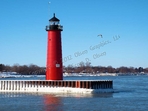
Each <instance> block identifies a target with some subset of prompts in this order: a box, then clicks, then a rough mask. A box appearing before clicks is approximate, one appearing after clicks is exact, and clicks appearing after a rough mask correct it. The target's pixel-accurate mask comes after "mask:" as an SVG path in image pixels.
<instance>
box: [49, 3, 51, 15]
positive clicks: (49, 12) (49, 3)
mask: <svg viewBox="0 0 148 111" xmlns="http://www.w3.org/2000/svg"><path fill="white" fill-rule="evenodd" d="M50 4H51V2H48V5H49V18H50Z"/></svg>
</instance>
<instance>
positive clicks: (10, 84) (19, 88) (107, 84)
mask: <svg viewBox="0 0 148 111" xmlns="http://www.w3.org/2000/svg"><path fill="white" fill-rule="evenodd" d="M112 89H113V81H111V80H99V81H96V80H75V81H74V80H64V81H63V80H58V81H55V80H54V81H50V80H1V81H0V92H47V93H97V92H111V91H112Z"/></svg>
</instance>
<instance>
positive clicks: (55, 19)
mask: <svg viewBox="0 0 148 111" xmlns="http://www.w3.org/2000/svg"><path fill="white" fill-rule="evenodd" d="M49 21H50V22H52V21H58V22H59V21H60V20H59V19H58V18H56V17H55V13H54V14H53V17H52V18H51V19H50V20H49Z"/></svg>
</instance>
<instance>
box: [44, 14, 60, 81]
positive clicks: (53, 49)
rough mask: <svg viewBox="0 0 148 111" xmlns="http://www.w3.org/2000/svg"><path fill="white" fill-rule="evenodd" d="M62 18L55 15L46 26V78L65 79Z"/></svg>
mask: <svg viewBox="0 0 148 111" xmlns="http://www.w3.org/2000/svg"><path fill="white" fill-rule="evenodd" d="M62 30H63V27H62V26H61V25H60V20H59V19H58V18H56V17H55V14H54V15H53V18H51V19H50V20H49V25H48V26H46V31H47V32H48V42H47V64H46V80H63V65H62V45H61V31H62Z"/></svg>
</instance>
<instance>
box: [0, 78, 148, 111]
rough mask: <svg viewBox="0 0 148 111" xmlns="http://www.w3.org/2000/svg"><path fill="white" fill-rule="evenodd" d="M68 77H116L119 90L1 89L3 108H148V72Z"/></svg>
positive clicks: (140, 110) (35, 110)
mask: <svg viewBox="0 0 148 111" xmlns="http://www.w3.org/2000/svg"><path fill="white" fill-rule="evenodd" d="M7 79H8V78H7ZM9 79H10V78H9ZM14 79H15V78H14ZM17 79H22V78H17ZM23 79H41V80H43V79H44V78H42V77H41V78H23ZM64 79H65V80H82V79H83V80H84V79H85V80H90V79H91V80H98V79H99V80H102V79H110V80H113V81H114V82H113V83H114V86H113V87H114V90H115V92H114V93H101V94H95V95H92V94H45V93H0V111H80V110H81V111H130V110H134V111H146V110H147V109H148V76H104V77H99V76H95V77H65V78H64Z"/></svg>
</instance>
